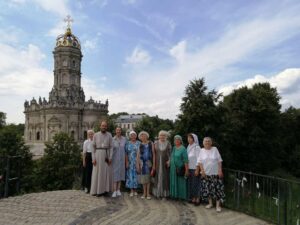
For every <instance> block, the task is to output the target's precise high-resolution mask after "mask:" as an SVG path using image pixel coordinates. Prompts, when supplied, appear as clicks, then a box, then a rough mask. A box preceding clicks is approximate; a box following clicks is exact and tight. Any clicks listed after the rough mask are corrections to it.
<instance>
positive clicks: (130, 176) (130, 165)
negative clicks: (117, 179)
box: [125, 131, 140, 197]
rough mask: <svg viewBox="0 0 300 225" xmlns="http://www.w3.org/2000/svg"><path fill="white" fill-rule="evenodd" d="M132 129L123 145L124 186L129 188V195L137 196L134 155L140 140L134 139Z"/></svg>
mask: <svg viewBox="0 0 300 225" xmlns="http://www.w3.org/2000/svg"><path fill="white" fill-rule="evenodd" d="M136 138H137V134H136V133H135V132H134V131H131V132H130V133H129V141H127V143H126V145H125V153H126V154H125V165H126V187H127V188H129V189H130V195H129V196H130V197H133V196H137V195H138V194H137V191H136V189H137V188H138V179H137V171H136V155H137V152H138V150H139V148H140V142H139V141H138V140H137V139H136Z"/></svg>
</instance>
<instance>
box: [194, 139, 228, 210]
mask: <svg viewBox="0 0 300 225" xmlns="http://www.w3.org/2000/svg"><path fill="white" fill-rule="evenodd" d="M203 146H204V148H202V149H201V152H200V155H199V158H198V160H197V162H198V163H199V166H200V168H201V176H202V190H201V197H202V198H203V199H208V205H207V206H206V208H207V209H210V208H212V207H213V200H216V211H217V212H221V202H223V201H224V200H225V194H224V184H223V180H222V178H223V171H222V161H223V160H222V158H221V155H220V153H219V150H218V149H217V148H216V147H214V146H212V139H211V138H210V137H205V138H204V139H203Z"/></svg>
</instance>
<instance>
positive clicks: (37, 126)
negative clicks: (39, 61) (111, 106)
mask: <svg viewBox="0 0 300 225" xmlns="http://www.w3.org/2000/svg"><path fill="white" fill-rule="evenodd" d="M65 21H66V22H67V23H68V26H67V29H66V32H65V33H64V34H62V35H59V36H58V37H57V39H56V46H55V48H54V51H53V55H54V84H53V87H52V90H51V91H50V93H49V99H48V100H46V99H45V98H43V99H42V98H41V97H39V99H38V100H35V99H34V98H33V99H32V100H31V101H30V102H29V101H25V103H24V107H25V111H24V113H25V133H24V138H25V143H26V144H27V145H29V146H30V148H31V151H32V153H33V154H34V155H36V156H38V155H43V153H44V151H43V150H44V143H45V142H47V141H51V139H52V138H53V136H54V135H55V134H56V133H58V132H65V133H68V134H69V135H71V136H72V137H74V139H75V140H76V141H78V143H81V142H82V141H83V140H84V138H85V137H86V132H87V130H88V129H93V128H94V127H95V125H97V124H98V122H99V120H101V119H105V118H106V116H107V113H108V101H107V100H106V102H105V103H104V104H103V103H101V102H100V101H99V102H96V101H94V100H93V99H92V98H91V99H90V100H88V101H85V95H84V91H83V89H82V87H81V60H82V57H83V55H82V53H81V45H80V41H79V39H78V38H77V37H76V36H75V35H73V34H72V31H71V27H70V22H72V21H73V20H72V19H71V18H70V16H67V18H66V19H65Z"/></svg>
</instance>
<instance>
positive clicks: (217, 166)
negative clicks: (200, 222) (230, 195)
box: [83, 121, 225, 212]
mask: <svg viewBox="0 0 300 225" xmlns="http://www.w3.org/2000/svg"><path fill="white" fill-rule="evenodd" d="M168 135H169V133H168V132H166V131H160V132H159V134H158V140H156V141H155V142H152V141H151V140H149V134H148V133H147V132H146V131H142V132H140V133H139V134H138V135H137V133H136V132H135V131H131V132H130V133H129V140H127V139H126V138H125V137H124V136H122V130H121V128H120V127H117V128H116V135H115V136H114V137H112V135H111V134H110V133H109V132H108V131H107V123H106V122H105V121H103V122H101V125H100V132H97V133H96V134H94V132H93V131H92V130H90V131H88V139H87V140H86V141H85V142H84V145H83V167H84V177H83V178H84V180H83V181H84V187H85V188H86V192H87V193H90V194H91V195H96V196H101V195H104V194H107V193H109V192H112V197H113V198H115V197H118V196H121V195H122V193H121V190H120V188H121V182H122V181H125V186H126V187H127V188H128V189H130V193H129V196H130V197H134V196H138V193H137V190H138V188H139V187H140V185H141V186H142V187H143V194H142V196H141V198H142V199H148V200H150V199H151V194H152V196H155V197H156V198H160V199H165V198H171V199H176V200H188V201H189V202H190V203H193V204H195V205H199V204H200V202H208V205H206V208H207V209H209V208H212V207H213V200H215V201H216V211H217V212H221V203H222V202H223V201H224V198H225V194H224V185H223V180H222V178H223V171H222V158H221V155H220V153H219V151H218V149H217V148H216V147H214V146H212V139H211V138H210V137H205V138H204V139H203V148H201V147H200V145H199V142H198V137H197V135H195V134H193V133H191V134H188V135H187V141H188V143H189V144H188V146H187V148H185V147H184V145H183V140H182V137H181V136H179V135H175V137H174V146H173V147H172V145H171V143H170V142H169V141H168Z"/></svg>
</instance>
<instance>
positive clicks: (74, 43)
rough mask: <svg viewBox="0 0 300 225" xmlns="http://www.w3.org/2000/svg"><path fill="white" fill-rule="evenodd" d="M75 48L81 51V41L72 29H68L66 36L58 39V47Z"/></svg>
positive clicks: (62, 35) (63, 35) (60, 36)
mask: <svg viewBox="0 0 300 225" xmlns="http://www.w3.org/2000/svg"><path fill="white" fill-rule="evenodd" d="M60 46H62V47H74V48H78V49H81V45H80V41H79V39H78V38H77V37H76V36H75V35H73V34H72V31H71V28H70V27H68V28H67V30H66V32H65V33H64V34H61V35H59V36H58V37H57V38H56V47H60Z"/></svg>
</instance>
